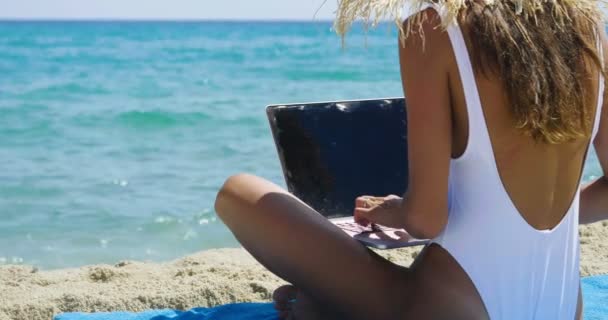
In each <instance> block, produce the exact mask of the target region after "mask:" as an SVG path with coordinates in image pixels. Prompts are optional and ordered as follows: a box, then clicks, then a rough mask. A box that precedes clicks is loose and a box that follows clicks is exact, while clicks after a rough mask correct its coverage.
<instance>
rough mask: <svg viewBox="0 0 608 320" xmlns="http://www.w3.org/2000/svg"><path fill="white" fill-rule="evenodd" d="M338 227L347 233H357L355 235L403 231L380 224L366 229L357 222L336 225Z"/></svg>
mask: <svg viewBox="0 0 608 320" xmlns="http://www.w3.org/2000/svg"><path fill="white" fill-rule="evenodd" d="M336 226H338V228H340V229H342V230H345V231H350V232H355V233H366V232H367V233H369V232H384V231H398V230H401V229H395V228H389V227H385V226H381V225H378V224H375V225H373V227H372V225H371V224H370V225H369V226H367V227H364V226H362V225H360V224H358V223H355V222H339V223H336Z"/></svg>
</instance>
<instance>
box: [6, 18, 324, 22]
mask: <svg viewBox="0 0 608 320" xmlns="http://www.w3.org/2000/svg"><path fill="white" fill-rule="evenodd" d="M0 22H333V19H330V18H321V19H316V18H311V19H300V18H298V19H291V18H276V19H275V18H246V19H245V18H172V17H171V18H152V17H151V18H147V17H146V18H131V17H120V18H118V17H116V18H109V17H95V18H93V17H84V18H78V17H74V18H72V17H70V18H68V17H0Z"/></svg>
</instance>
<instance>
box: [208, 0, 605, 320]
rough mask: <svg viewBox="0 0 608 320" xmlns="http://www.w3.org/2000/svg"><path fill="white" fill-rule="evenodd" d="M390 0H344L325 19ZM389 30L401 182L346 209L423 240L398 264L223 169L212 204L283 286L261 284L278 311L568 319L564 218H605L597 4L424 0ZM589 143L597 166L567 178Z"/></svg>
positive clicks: (575, 260) (341, 26) (573, 233)
mask: <svg viewBox="0 0 608 320" xmlns="http://www.w3.org/2000/svg"><path fill="white" fill-rule="evenodd" d="M396 2H399V1H394V0H386V1H378V0H376V1H373V0H367V1H366V0H342V1H340V8H339V11H338V23H337V24H336V26H337V29H338V31H342V32H344V31H345V30H346V29H347V27H348V26H349V24H350V22H352V19H353V18H354V17H356V16H357V15H363V16H365V15H367V14H368V13H369V12H388V11H390V10H399V8H396V7H397V6H396ZM422 2H424V1H422ZM368 9H371V10H368ZM376 9H377V10H376ZM375 10H376V11H375ZM395 16H397V17H398V15H396V14H395ZM438 26H441V27H438ZM402 31H403V33H402V34H403V37H402V39H401V40H402V41H401V42H400V45H399V50H400V63H401V70H402V80H403V87H404V90H405V96H406V97H407V102H408V108H407V115H408V120H409V125H408V132H407V135H408V142H409V146H408V148H409V172H410V177H409V179H410V180H409V190H408V192H407V193H406V194H405V195H403V197H402V198H401V197H397V196H388V197H383V198H373V197H361V198H358V199H357V200H356V209H355V219H356V220H357V221H358V222H359V223H361V224H368V223H370V222H373V223H379V224H383V225H387V226H391V227H402V228H405V229H406V230H408V231H409V232H410V233H411V234H412V235H413V236H415V237H418V238H430V239H433V241H432V244H430V245H428V246H427V247H426V248H425V249H424V250H423V251H422V253H421V254H420V255H419V256H418V257H417V259H416V261H415V262H414V263H413V265H412V266H410V267H409V268H405V267H401V266H397V265H395V264H392V263H391V262H389V261H387V260H385V259H383V258H381V257H379V256H377V255H376V254H374V253H373V252H372V251H370V250H368V249H366V248H365V247H363V246H361V245H360V244H359V243H358V242H357V241H355V240H353V239H351V238H350V237H348V236H347V235H345V234H344V233H343V232H342V231H340V230H339V229H337V228H336V227H334V226H333V225H332V224H331V223H329V222H327V221H326V220H325V219H324V218H323V217H321V216H320V215H318V214H317V213H316V212H315V211H314V210H313V209H312V208H310V207H308V206H307V205H305V204H304V203H303V202H301V201H300V200H298V199H296V198H295V197H293V196H291V195H289V194H288V193H287V192H286V191H285V190H283V189H281V188H280V187H278V186H276V185H274V184H272V183H270V182H268V181H265V180H263V179H261V178H258V177H254V176H250V175H236V176H233V177H231V178H229V179H228V180H227V181H226V183H225V184H224V186H223V187H222V189H221V190H220V192H219V194H218V197H217V201H216V210H217V213H218V214H219V216H220V217H221V218H222V220H223V221H224V222H225V223H226V225H228V227H229V228H230V229H231V230H232V231H233V232H234V235H235V236H236V237H237V239H238V240H239V241H240V242H241V243H242V245H243V246H244V247H245V248H246V249H247V250H248V251H249V252H250V253H251V254H252V255H253V256H254V257H255V258H256V259H257V260H258V261H260V262H261V263H262V264H263V265H264V266H266V267H267V268H268V269H269V270H271V271H272V272H274V273H275V274H276V275H278V276H279V277H281V278H283V279H285V280H287V281H289V282H290V283H292V284H293V286H285V287H282V288H279V289H278V290H277V291H276V292H275V295H274V298H275V301H276V307H277V309H278V310H279V312H280V317H281V318H290V319H292V318H295V319H307V320H310V319H509V320H512V319H568V320H571V319H575V318H580V317H581V310H582V309H581V308H582V301H581V298H580V297H581V295H580V290H579V284H580V279H579V271H578V268H579V244H578V228H577V227H578V224H579V223H592V222H596V221H599V220H602V219H607V218H608V106H606V107H603V105H604V103H603V101H607V102H608V99H603V95H604V90H603V88H604V82H603V67H602V64H603V60H605V57H604V56H603V52H606V51H608V50H607V48H606V43H605V41H601V42H602V45H599V42H600V41H598V39H600V38H601V39H604V38H605V37H604V30H603V25H602V24H601V19H600V11H599V9H598V8H597V1H592V0H555V1H545V0H528V1H523V0H505V1H481V0H468V1H464V0H454V1H450V0H445V1H438V2H437V3H434V4H432V5H431V7H429V8H427V9H425V10H422V11H420V12H419V13H417V14H416V15H414V16H412V17H411V18H410V19H408V20H407V21H406V22H405V24H404V25H403V28H402ZM469 52H470V53H473V54H472V55H471V58H469V54H468V53H469ZM591 143H595V147H596V150H597V152H598V155H599V159H600V163H601V165H602V168H603V172H604V176H603V177H601V178H599V179H597V180H596V181H594V182H593V183H591V184H590V185H588V186H586V187H583V188H582V190H581V189H580V188H579V185H580V179H581V172H582V170H583V164H584V161H585V159H586V156H587V150H588V149H589V146H590V144H591ZM361 152H373V151H370V150H361ZM370 170H373V168H370ZM378 202H380V204H379V205H374V203H378ZM370 203H371V204H372V205H371V207H370V206H369V205H368V204H370Z"/></svg>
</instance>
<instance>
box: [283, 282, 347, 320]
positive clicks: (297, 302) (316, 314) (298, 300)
mask: <svg viewBox="0 0 608 320" xmlns="http://www.w3.org/2000/svg"><path fill="white" fill-rule="evenodd" d="M272 299H273V300H274V307H275V309H277V311H278V312H279V319H281V320H328V319H331V320H334V319H337V318H336V317H335V316H332V312H331V311H330V310H329V309H327V307H326V306H322V305H321V304H320V303H318V302H316V301H315V300H314V299H312V298H311V297H310V296H308V295H307V294H305V293H304V292H302V291H301V290H298V289H297V288H296V287H294V286H292V285H285V286H282V287H279V288H278V289H276V290H275V291H274V293H273V294H272Z"/></svg>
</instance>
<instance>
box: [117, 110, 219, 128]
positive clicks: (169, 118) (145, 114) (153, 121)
mask: <svg viewBox="0 0 608 320" xmlns="http://www.w3.org/2000/svg"><path fill="white" fill-rule="evenodd" d="M210 119H211V117H210V116H209V115H207V114H205V113H202V112H186V113H176V112H168V111H160V110H155V111H128V112H124V113H121V114H119V115H117V116H116V117H115V120H116V121H117V122H118V123H119V124H121V125H123V126H126V127H131V128H136V129H162V128H171V127H178V126H195V125H200V124H202V123H204V122H207V121H208V120H210Z"/></svg>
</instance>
